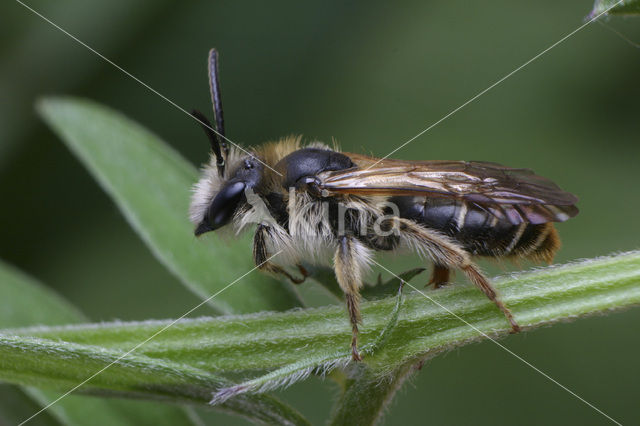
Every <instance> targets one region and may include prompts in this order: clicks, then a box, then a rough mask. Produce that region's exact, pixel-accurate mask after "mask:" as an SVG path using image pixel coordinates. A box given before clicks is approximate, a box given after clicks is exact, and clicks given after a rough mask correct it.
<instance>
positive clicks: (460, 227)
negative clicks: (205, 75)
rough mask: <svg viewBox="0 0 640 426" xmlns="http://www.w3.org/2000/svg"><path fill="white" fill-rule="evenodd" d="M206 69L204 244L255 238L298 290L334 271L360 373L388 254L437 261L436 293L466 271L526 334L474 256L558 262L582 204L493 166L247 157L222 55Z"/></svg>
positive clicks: (532, 178)
mask: <svg viewBox="0 0 640 426" xmlns="http://www.w3.org/2000/svg"><path fill="white" fill-rule="evenodd" d="M208 68H209V83H210V91H211V98H212V103H213V110H214V117H215V128H214V127H212V126H211V124H210V123H209V122H208V121H207V119H206V117H205V116H204V115H203V114H202V113H199V112H196V111H194V113H193V115H194V117H195V118H196V119H198V121H200V123H201V124H202V127H203V128H204V131H205V133H206V135H207V136H208V138H209V141H210V145H211V156H210V160H209V162H208V163H207V164H206V165H205V166H204V168H203V170H202V177H201V179H200V180H199V181H198V182H197V183H196V185H195V187H194V192H193V197H192V202H191V206H190V216H191V221H192V222H193V223H194V225H195V235H196V236H200V235H202V234H204V233H206V232H210V231H215V230H217V229H219V228H222V227H224V226H226V225H228V224H233V226H234V227H235V229H236V231H237V232H241V231H242V230H245V229H247V228H253V227H255V233H254V237H253V258H254V261H255V264H256V265H257V267H258V268H259V269H260V270H262V271H265V272H267V273H271V274H276V275H282V276H284V277H286V278H287V279H289V280H290V281H292V282H293V283H295V284H300V283H302V282H303V281H304V280H305V278H307V276H308V275H309V273H308V272H307V269H305V268H304V267H303V263H312V264H314V263H315V264H332V265H333V268H334V270H335V275H336V279H337V281H338V283H339V285H340V288H341V289H342V290H343V291H344V296H345V301H346V306H347V312H348V315H349V319H350V322H351V327H352V339H351V353H352V358H353V360H356V361H359V360H361V359H362V357H361V355H360V353H359V351H358V343H357V337H358V324H360V323H361V317H360V309H359V303H360V295H359V290H360V288H361V287H362V285H363V274H364V273H365V272H366V270H367V269H368V267H369V266H370V264H371V259H372V256H373V255H374V253H376V252H379V251H382V252H396V251H400V250H403V249H405V250H406V249H408V250H412V251H415V252H417V253H419V254H420V255H421V256H422V257H424V258H426V259H428V260H430V261H431V262H432V263H433V272H432V274H431V279H430V282H429V284H432V285H433V286H434V287H440V286H442V285H444V284H446V283H447V282H448V281H449V275H450V271H451V270H460V271H462V272H463V273H464V274H465V275H466V277H467V278H468V279H469V281H471V282H472V283H473V284H474V285H475V286H477V287H478V288H479V289H480V290H481V291H482V292H483V293H484V294H485V295H486V296H487V297H488V298H489V299H490V300H491V301H492V302H493V303H495V305H496V306H497V307H498V308H499V309H500V310H501V311H502V312H503V313H504V315H505V317H506V319H507V320H508V321H509V324H510V326H511V330H512V332H518V331H519V330H520V327H519V326H518V324H517V322H516V321H515V319H514V317H513V315H512V313H511V311H510V310H509V308H508V307H507V306H505V305H504V303H503V302H502V301H501V300H500V298H499V297H498V294H497V292H496V290H495V289H494V287H493V286H492V285H491V283H490V282H489V280H488V279H487V278H486V277H485V275H484V274H483V273H482V271H481V270H480V268H479V267H478V266H477V265H476V264H475V263H474V262H473V261H472V256H485V257H491V258H497V259H500V258H510V259H529V260H534V261H546V262H551V261H552V260H553V257H554V255H555V253H556V252H557V250H558V249H559V247H560V239H559V238H558V233H557V231H556V229H555V227H554V224H553V223H554V222H563V221H565V220H567V219H569V218H570V217H573V216H575V215H577V214H578V209H577V207H576V206H575V204H576V203H577V201H578V199H577V198H576V197H575V196H574V195H572V194H570V193H568V192H565V191H563V190H561V189H560V188H559V187H558V186H557V185H556V184H554V183H553V182H551V181H550V180H548V179H545V178H543V177H540V176H537V175H536V174H534V173H533V172H532V171H531V170H529V169H516V168H510V167H506V166H502V165H500V164H496V163H489V162H478V161H402V160H391V159H386V158H385V159H377V158H374V157H370V156H367V155H361V154H354V153H346V152H340V150H339V149H337V147H335V146H331V147H330V146H328V145H326V144H323V143H320V142H312V143H308V144H304V143H302V141H301V139H300V138H299V137H289V138H285V139H282V140H279V141H277V142H271V143H266V144H264V145H262V146H259V147H255V148H251V149H249V150H244V149H242V148H240V147H238V146H237V145H230V144H228V143H227V140H226V136H225V131H224V119H223V113H222V102H221V97H220V88H219V82H218V54H217V52H216V51H215V50H214V49H212V50H211V51H210V53H209V60H208ZM214 130H215V131H214ZM273 254H277V256H275V257H274V259H273V261H272V258H271V257H272V256H273ZM296 267H297V270H298V271H299V272H295V273H292V272H290V271H289V269H291V268H296ZM294 270H295V269H294Z"/></svg>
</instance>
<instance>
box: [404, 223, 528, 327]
mask: <svg viewBox="0 0 640 426" xmlns="http://www.w3.org/2000/svg"><path fill="white" fill-rule="evenodd" d="M395 220H396V224H397V225H398V229H399V231H400V235H401V236H402V237H404V238H405V239H407V241H408V242H409V243H410V244H412V245H413V246H414V247H415V248H416V249H417V250H418V251H420V252H422V253H423V254H425V255H427V256H429V257H430V258H431V259H433V261H434V262H435V263H436V265H442V266H443V267H446V268H456V269H460V270H462V272H464V273H465V274H466V275H467V277H468V278H469V280H470V281H471V282H472V283H473V284H474V285H475V286H476V287H478V288H479V289H480V290H482V292H483V293H484V294H485V296H487V297H488V298H489V300H491V301H492V302H493V303H494V304H495V305H496V306H497V307H498V308H499V309H500V310H501V311H502V313H503V314H504V315H505V317H507V320H509V323H510V324H511V331H512V332H513V333H517V332H519V331H520V326H519V325H518V323H517V322H516V321H515V319H514V318H513V315H512V314H511V311H510V310H509V308H507V307H506V306H505V305H504V303H502V301H501V300H500V299H499V298H498V294H497V293H496V290H495V289H494V288H493V286H492V285H491V283H490V282H489V280H488V279H487V278H486V277H485V276H484V275H483V274H482V272H481V271H480V268H478V267H477V266H476V265H475V264H474V263H473V262H471V259H470V258H469V254H468V253H467V252H466V251H465V250H464V249H463V248H462V247H460V246H459V245H458V244H456V243H455V242H453V241H451V239H450V238H448V237H447V236H445V235H442V234H441V233H439V232H437V231H433V230H431V229H428V228H425V227H422V226H420V225H418V224H416V223H415V222H412V221H410V220H407V219H400V218H396V219H395Z"/></svg>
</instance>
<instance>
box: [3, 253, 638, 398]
mask: <svg viewBox="0 0 640 426" xmlns="http://www.w3.org/2000/svg"><path fill="white" fill-rule="evenodd" d="M494 284H495V286H496V287H497V288H498V289H499V291H500V292H501V294H502V300H503V301H504V302H505V303H506V304H507V305H508V306H510V308H511V310H512V311H513V313H514V315H515V318H516V320H517V321H518V322H519V324H520V325H521V326H522V327H523V328H524V329H525V330H530V329H533V328H536V327H540V326H544V325H548V324H551V323H555V322H557V321H560V320H567V319H575V318H578V317H580V316H584V315H591V314H595V313H605V312H610V311H612V310H615V309H621V308H625V307H629V306H633V305H637V304H640V252H637V251H636V252H631V253H625V254H620V255H616V256H611V257H603V258H597V259H592V260H585V261H581V262H576V263H570V264H567V265H562V266H554V267H549V268H544V269H538V270H534V271H530V272H525V273H519V274H514V275H512V276H508V277H502V278H498V279H495V280H494ZM405 288H406V289H407V290H410V288H407V287H405ZM407 293H409V291H407ZM423 293H424V295H426V296H428V297H430V298H432V299H433V300H435V301H437V302H438V303H439V304H441V305H443V306H445V307H447V309H449V310H451V312H453V313H455V314H456V315H458V316H460V317H461V318H463V319H464V320H465V321H468V322H470V323H471V324H472V325H473V326H474V327H475V328H477V330H479V331H480V332H482V333H487V334H489V335H491V336H494V337H502V336H507V335H508V333H509V330H510V325H509V323H508V321H507V320H506V319H505V318H504V316H503V315H502V313H501V312H500V311H499V310H498V309H496V307H495V306H494V305H493V303H491V302H490V301H489V300H487V298H486V297H484V295H483V294H482V293H481V292H480V291H478V290H477V289H476V288H475V287H472V286H471V285H451V286H448V287H445V288H442V289H439V290H424V291H423ZM424 295H423V294H420V293H418V292H413V293H412V294H407V295H406V297H405V301H404V304H403V306H402V308H401V309H400V315H399V318H398V322H397V325H395V327H393V329H392V330H390V333H389V335H388V336H387V338H386V343H385V344H384V346H382V347H381V348H379V349H378V350H377V351H375V352H374V353H373V354H367V356H366V357H365V361H364V363H365V364H366V365H367V366H368V367H369V368H371V370H372V372H373V374H375V375H378V376H385V375H389V374H392V373H393V372H394V371H397V370H398V368H400V367H401V366H403V365H406V364H407V363H411V362H414V363H415V362H418V361H420V360H422V359H424V358H425V357H430V356H434V355H436V354H439V353H441V352H443V351H446V350H449V349H452V348H455V347H458V346H460V345H463V344H466V343H469V342H473V341H478V340H482V339H484V337H483V335H482V334H480V333H479V332H478V331H477V330H475V329H473V328H471V327H469V326H468V325H466V324H464V323H463V322H461V321H460V320H459V319H458V318H456V317H454V316H453V315H452V314H450V313H448V312H447V311H445V310H443V309H442V308H441V307H439V306H438V305H437V304H435V303H433V302H432V301H431V300H429V299H428V298H427V297H425V296H424ZM396 303H397V299H396V298H388V299H384V300H379V301H371V302H365V303H363V304H362V318H363V327H362V333H361V346H363V347H364V346H366V345H368V344H372V343H374V342H376V341H378V339H379V338H380V335H381V333H382V332H383V330H385V329H388V328H389V320H390V318H391V316H392V313H393V312H394V308H395V306H396ZM169 323H170V322H169V321H147V322H134V323H111V324H88V325H78V326H69V327H51V328H47V329H23V330H13V331H12V333H13V334H16V335H23V336H25V337H23V338H26V336H31V338H39V339H47V341H52V340H56V341H57V342H59V344H60V345H62V346H64V345H65V343H64V342H67V344H74V345H77V344H81V345H94V347H95V349H94V350H98V347H99V348H100V349H99V350H100V351H122V350H126V349H128V348H130V347H132V346H133V345H135V344H136V343H138V342H139V341H141V340H143V339H144V338H145V337H146V336H149V335H151V334H153V333H154V332H157V331H159V330H160V329H162V328H163V327H166V326H167V325H168V324H169ZM350 339H351V328H350V325H349V322H348V319H347V315H346V313H345V312H344V308H343V307H341V306H340V307H338V306H329V307H324V308H314V309H305V310H295V311H289V312H284V313H260V314H253V315H243V316H232V317H223V318H199V319H188V320H187V319H185V320H181V321H180V322H178V323H177V324H175V325H174V326H172V327H171V328H169V329H167V330H166V331H164V332H163V333H161V334H159V335H158V336H157V337H156V338H154V339H153V340H152V341H150V342H148V343H147V344H145V345H144V346H142V347H141V348H140V349H139V352H138V353H140V354H144V355H146V356H148V357H150V358H154V359H157V360H158V361H161V362H163V363H165V362H171V363H178V364H184V365H190V366H191V367H193V368H197V369H199V370H203V371H204V370H206V371H211V372H216V374H220V375H227V376H228V375H233V376H232V377H236V378H238V377H240V378H242V377H247V378H251V377H256V374H257V373H258V372H265V371H266V372H269V371H272V370H277V369H281V368H290V367H296V368H290V370H289V372H290V373H291V374H290V375H289V376H287V375H286V374H285V375H284V376H283V375H278V376H277V377H274V380H275V381H277V382H278V383H276V384H275V385H278V384H282V385H285V384H288V383H290V382H291V381H292V380H295V379H296V377H297V378H302V377H305V374H301V371H303V372H304V371H305V369H306V370H308V369H309V368H311V367H314V366H315V367H316V368H315V371H319V370H320V371H322V370H324V372H326V370H328V369H330V368H332V366H338V365H345V364H349V357H348V353H349V351H348V349H349V342H350ZM34 342H37V341H34ZM34 342H32V343H30V344H34ZM90 347H92V346H86V347H85V348H90ZM85 350H87V351H89V349H85ZM86 355H87V356H92V357H96V356H98V355H99V353H96V354H91V353H90V352H88V353H87V354H86ZM54 359H55V357H52V358H51V360H52V362H53V361H54ZM16 362H20V361H19V360H17V361H16ZM25 362H26V361H25ZM295 363H298V364H295ZM298 367H300V368H298ZM301 368H302V370H301ZM59 371H60V370H56V372H59ZM1 374H2V372H1V371H0V375H1ZM42 374H43V376H42V377H43V380H44V378H46V377H47V376H46V374H45V372H43V373H42ZM64 374H66V373H64ZM307 374H308V373H307ZM103 375H104V378H103V380H104V381H110V382H111V383H112V385H114V384H115V383H117V382H118V381H119V380H121V379H120V378H119V377H118V376H113V377H111V376H110V372H109V370H107V371H105V372H104V373H103ZM34 377H37V376H36V375H34ZM110 377H111V379H110ZM230 377H231V376H230ZM56 378H58V379H60V377H59V374H58V375H57V376H56ZM236 380H238V379H236ZM96 386H97V384H96ZM271 387H272V386H271ZM259 388H262V389H265V388H270V387H269V386H267V387H263V386H260V387H259Z"/></svg>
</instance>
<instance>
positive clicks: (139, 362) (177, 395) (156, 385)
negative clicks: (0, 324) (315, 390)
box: [0, 335, 307, 425]
mask: <svg viewBox="0 0 640 426" xmlns="http://www.w3.org/2000/svg"><path fill="white" fill-rule="evenodd" d="M121 356H122V354H121V353H119V352H115V351H110V350H105V349H101V348H96V347H92V346H86V345H77V344H72V343H68V342H64V343H60V342H54V341H49V340H43V339H38V338H32V337H26V336H20V337H16V336H2V335H0V379H1V380H3V381H6V382H9V383H17V384H23V385H33V386H38V387H44V388H51V389H56V390H65V391H68V390H72V389H73V391H75V390H76V386H77V385H79V384H82V386H81V387H78V388H77V389H78V390H79V391H80V392H82V393H88V394H93V395H102V396H118V397H125V398H144V399H151V400H160V401H165V402H167V401H168V402H174V403H191V404H205V405H206V404H208V402H209V400H210V399H211V397H212V394H213V391H214V390H216V389H217V388H219V387H221V386H225V385H227V386H228V384H229V383H228V382H227V381H226V380H224V379H221V378H219V377H216V376H214V375H212V374H211V373H207V372H204V371H200V370H197V369H195V368H193V367H188V366H184V365H179V364H174V363H171V362H168V361H164V360H163V361H160V360H157V359H156V360H151V359H149V358H147V357H144V356H138V355H133V354H129V355H127V356H126V357H125V358H123V359H121ZM105 367H108V368H107V369H105ZM103 369H104V371H103V372H101V371H102V370H103ZM98 372H100V373H99V374H96V373H98ZM221 408H222V409H223V410H228V411H229V412H231V413H234V414H244V415H246V416H247V417H250V418H251V419H252V420H254V421H260V422H264V423H267V424H289V425H304V424H307V422H306V420H305V419H304V418H303V417H302V416H300V414H299V413H297V412H296V411H295V410H292V409H290V408H289V407H288V406H286V405H284V404H281V403H280V402H278V401H277V400H275V399H274V398H271V397H268V396H260V395H249V396H247V397H240V398H234V399H233V400H232V401H228V402H226V403H224V404H222V406H221Z"/></svg>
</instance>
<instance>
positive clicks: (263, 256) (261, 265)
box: [253, 225, 309, 284]
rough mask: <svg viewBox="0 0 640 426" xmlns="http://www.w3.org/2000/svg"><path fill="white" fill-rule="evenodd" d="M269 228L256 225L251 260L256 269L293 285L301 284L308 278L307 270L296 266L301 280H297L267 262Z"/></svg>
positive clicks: (281, 268) (285, 271)
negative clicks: (287, 280)
mask: <svg viewBox="0 0 640 426" xmlns="http://www.w3.org/2000/svg"><path fill="white" fill-rule="evenodd" d="M270 231H271V228H269V227H268V226H266V225H258V227H257V228H256V233H255V235H254V236H253V260H254V263H255V264H256V266H257V267H258V269H260V270H261V271H265V272H270V273H272V274H276V275H277V274H281V275H284V276H285V277H287V278H289V280H291V282H292V283H294V284H302V283H303V282H304V280H305V279H306V278H307V277H308V276H309V273H308V272H307V270H306V269H305V268H304V267H302V265H297V266H298V269H299V270H300V273H301V274H302V278H297V277H294V276H293V275H291V274H290V273H289V272H287V270H286V269H284V268H283V267H282V266H280V265H276V264H275V263H271V262H270V261H268V259H269V253H268V250H267V238H269V233H270Z"/></svg>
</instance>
